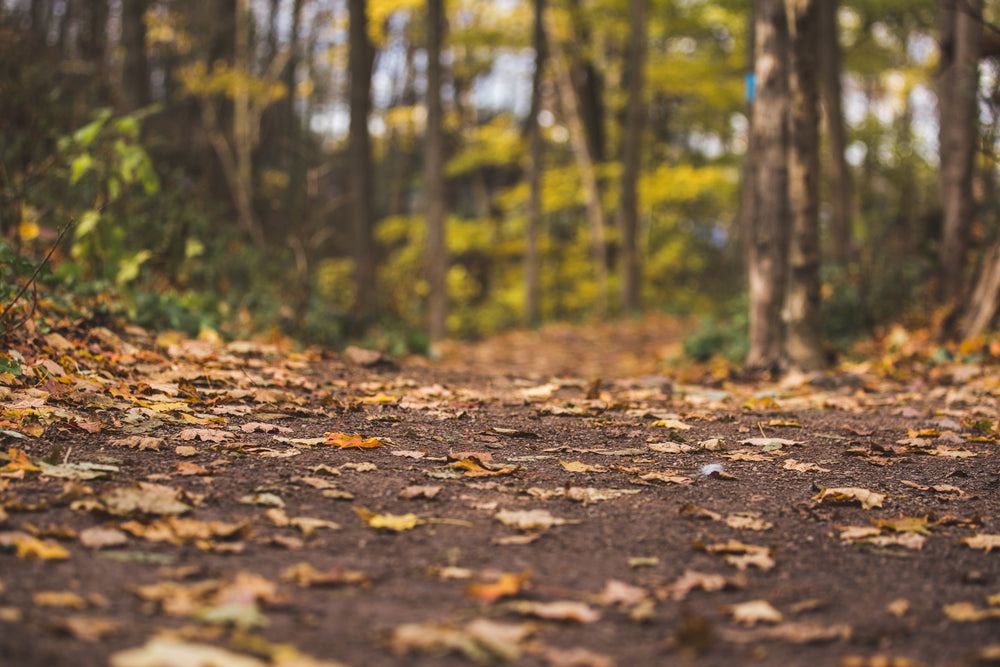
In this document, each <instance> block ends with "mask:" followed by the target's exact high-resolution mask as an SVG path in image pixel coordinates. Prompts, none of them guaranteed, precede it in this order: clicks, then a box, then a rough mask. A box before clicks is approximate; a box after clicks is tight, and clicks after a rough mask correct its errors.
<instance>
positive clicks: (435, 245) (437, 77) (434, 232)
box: [424, 0, 448, 343]
mask: <svg viewBox="0 0 1000 667" xmlns="http://www.w3.org/2000/svg"><path fill="white" fill-rule="evenodd" d="M444 30H445V16H444V2H443V0H427V102H426V104H427V136H426V139H425V141H426V153H425V155H424V206H425V211H426V212H425V215H426V218H427V254H426V262H427V283H428V295H427V298H428V301H427V333H428V336H429V338H430V340H431V343H435V342H437V341H441V340H443V339H444V338H445V336H446V335H447V315H448V292H447V282H446V278H447V271H448V250H447V246H446V244H445V201H444V197H445V194H444V110H443V108H442V104H441V84H442V78H443V77H442V67H441V49H442V47H443V44H444Z"/></svg>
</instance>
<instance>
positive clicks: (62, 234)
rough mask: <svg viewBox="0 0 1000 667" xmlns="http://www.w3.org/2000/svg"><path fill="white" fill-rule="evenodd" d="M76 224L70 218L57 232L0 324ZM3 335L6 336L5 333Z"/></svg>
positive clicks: (4, 310)
mask: <svg viewBox="0 0 1000 667" xmlns="http://www.w3.org/2000/svg"><path fill="white" fill-rule="evenodd" d="M102 208H103V207H102ZM76 223H77V219H76V218H72V219H71V220H70V221H69V223H67V224H66V225H64V226H63V228H62V229H60V230H59V235H58V236H56V240H55V241H53V243H52V247H51V248H49V251H48V252H47V253H45V258H44V259H42V261H41V262H40V263H39V264H38V266H36V267H35V271H34V273H32V274H31V278H29V279H28V282H26V283H25V284H24V285H21V289H19V290H18V291H17V294H15V295H14V299H13V300H12V301H11V302H10V303H9V304H7V307H6V308H4V309H3V312H2V313H0V323H2V322H3V321H4V320H6V319H7V315H8V313H10V311H11V309H12V308H13V307H14V306H16V305H17V302H18V301H20V300H21V297H22V296H24V293H25V292H26V291H27V289H28V287H30V286H32V285H34V284H35V279H36V278H38V273H39V272H40V271H41V270H42V267H43V266H45V265H46V264H48V262H49V259H51V258H52V253H54V252H55V251H56V248H58V247H59V244H60V243H62V240H63V237H65V236H66V233H67V232H68V231H69V230H71V229H72V228H73V227H75V226H76ZM36 290H37V288H36ZM36 303H37V291H36ZM33 312H34V307H32V313H33ZM28 317H31V315H30V314H29V315H28ZM26 319H27V318H25V319H24V320H21V322H19V323H18V324H17V325H15V327H14V328H17V327H19V326H21V324H23V323H24V321H26ZM4 335H6V333H5V334H4Z"/></svg>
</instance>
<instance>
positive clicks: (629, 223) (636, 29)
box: [618, 0, 647, 313]
mask: <svg viewBox="0 0 1000 667" xmlns="http://www.w3.org/2000/svg"><path fill="white" fill-rule="evenodd" d="M646 5H647V0H631V1H630V2H629V44H628V67H629V72H628V102H627V109H626V120H625V137H624V144H625V145H624V150H623V155H622V162H623V168H622V201H621V211H620V215H619V217H618V221H619V235H620V237H621V280H622V310H623V311H624V312H626V313H628V312H632V311H635V310H637V309H638V308H639V306H640V303H639V298H640V280H641V271H640V267H639V255H638V252H637V251H636V237H637V235H638V227H639V192H638V190H639V172H640V167H641V164H640V160H641V156H642V133H643V130H644V129H645V119H646V105H645V100H644V96H645V68H646Z"/></svg>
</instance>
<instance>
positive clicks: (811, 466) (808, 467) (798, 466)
mask: <svg viewBox="0 0 1000 667" xmlns="http://www.w3.org/2000/svg"><path fill="white" fill-rule="evenodd" d="M785 470H794V471H796V472H830V469H829V468H821V467H820V466H818V465H816V464H815V463H805V462H801V463H800V462H799V461H796V460H795V459H785Z"/></svg>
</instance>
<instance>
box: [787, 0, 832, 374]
mask: <svg viewBox="0 0 1000 667" xmlns="http://www.w3.org/2000/svg"><path fill="white" fill-rule="evenodd" d="M817 4H818V2H817V0H785V13H786V14H787V16H788V33H789V48H788V55H789V63H790V66H789V78H788V80H789V103H790V118H789V120H790V124H789V142H788V147H789V150H788V203H789V214H790V217H791V225H792V229H791V232H792V233H791V237H790V239H789V248H788V285H787V288H786V294H785V311H784V320H785V357H786V361H787V363H788V364H790V366H791V367H793V368H797V369H799V370H802V371H815V370H819V369H821V368H822V367H823V365H824V360H823V344H822V338H821V333H820V314H819V306H820V279H819V263H820V253H819V90H818V86H817V81H816V78H815V76H814V75H813V74H814V72H815V71H816V51H815V48H816V32H817V24H816V22H817V10H818V7H817Z"/></svg>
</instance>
